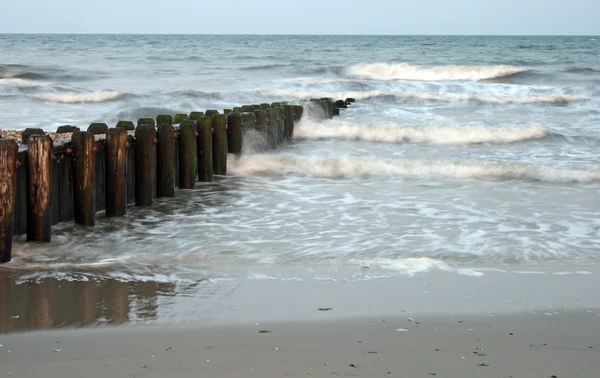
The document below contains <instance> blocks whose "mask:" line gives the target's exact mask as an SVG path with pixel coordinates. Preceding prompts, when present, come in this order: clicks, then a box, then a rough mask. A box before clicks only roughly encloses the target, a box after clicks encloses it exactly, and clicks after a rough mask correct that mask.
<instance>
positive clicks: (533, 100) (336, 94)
mask: <svg viewBox="0 0 600 378" xmlns="http://www.w3.org/2000/svg"><path fill="white" fill-rule="evenodd" d="M262 92H263V94H265V95H268V96H275V97H282V98H283V97H285V98H297V99H302V100H307V99H310V98H322V97H329V98H334V99H344V98H348V97H352V98H354V99H356V100H359V101H361V100H362V101H365V100H373V99H390V100H421V101H442V102H455V101H477V102H483V103H489V104H552V105H566V104H569V103H571V102H575V101H581V100H586V99H587V97H582V96H574V95H565V94H553V95H544V96H498V95H477V94H454V93H433V92H406V93H398V92H389V91H382V90H370V91H310V90H304V89H302V90H294V89H266V90H263V91H262Z"/></svg>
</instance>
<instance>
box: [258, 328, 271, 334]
mask: <svg viewBox="0 0 600 378" xmlns="http://www.w3.org/2000/svg"><path fill="white" fill-rule="evenodd" d="M258 333H271V331H269V330H268V329H261V330H260V331H258Z"/></svg>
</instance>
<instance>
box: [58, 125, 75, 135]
mask: <svg viewBox="0 0 600 378" xmlns="http://www.w3.org/2000/svg"><path fill="white" fill-rule="evenodd" d="M75 131H79V127H77V126H71V125H63V126H58V129H56V133H57V134H66V133H73V132H75Z"/></svg>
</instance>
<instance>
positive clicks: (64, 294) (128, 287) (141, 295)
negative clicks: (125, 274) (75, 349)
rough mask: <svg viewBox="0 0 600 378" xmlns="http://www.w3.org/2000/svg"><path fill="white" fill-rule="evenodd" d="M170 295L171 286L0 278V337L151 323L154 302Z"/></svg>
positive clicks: (4, 276) (145, 283)
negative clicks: (31, 332)
mask: <svg viewBox="0 0 600 378" xmlns="http://www.w3.org/2000/svg"><path fill="white" fill-rule="evenodd" d="M174 290H175V285H174V284H171V283H157V282H121V281H118V280H105V281H97V282H96V281H85V282H71V281H58V280H56V279H53V278H45V279H42V280H39V281H38V282H25V283H16V282H15V280H14V279H13V278H12V277H10V276H8V275H2V273H0V333H8V332H15V331H26V330H39V329H49V328H62V327H87V326H95V325H103V324H111V325H117V324H123V323H126V322H128V321H131V320H136V321H150V320H155V319H156V318H157V316H158V298H157V296H158V295H172V293H173V291H174Z"/></svg>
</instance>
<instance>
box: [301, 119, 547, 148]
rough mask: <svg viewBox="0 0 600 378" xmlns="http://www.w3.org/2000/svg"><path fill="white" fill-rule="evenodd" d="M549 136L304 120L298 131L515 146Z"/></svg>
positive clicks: (533, 131)
mask: <svg viewBox="0 0 600 378" xmlns="http://www.w3.org/2000/svg"><path fill="white" fill-rule="evenodd" d="M548 133H549V130H548V129H546V128H544V127H542V126H537V125H530V126H527V127H522V128H490V127H482V126H479V127H465V126H462V127H461V126H430V127H406V126H398V125H395V126H393V125H388V126H370V125H359V124H353V123H348V122H340V123H337V124H323V123H313V122H310V121H303V122H302V123H301V124H300V125H299V126H298V127H296V128H295V129H294V138H297V139H339V140H362V141H367V142H383V143H406V142H408V143H427V144H437V145H445V144H447V145H461V144H481V143H514V142H520V141H525V140H534V139H542V138H544V137H546V136H547V135H548Z"/></svg>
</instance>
